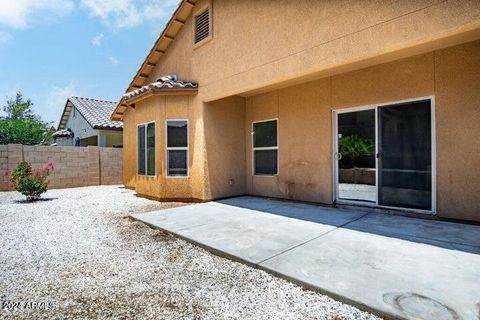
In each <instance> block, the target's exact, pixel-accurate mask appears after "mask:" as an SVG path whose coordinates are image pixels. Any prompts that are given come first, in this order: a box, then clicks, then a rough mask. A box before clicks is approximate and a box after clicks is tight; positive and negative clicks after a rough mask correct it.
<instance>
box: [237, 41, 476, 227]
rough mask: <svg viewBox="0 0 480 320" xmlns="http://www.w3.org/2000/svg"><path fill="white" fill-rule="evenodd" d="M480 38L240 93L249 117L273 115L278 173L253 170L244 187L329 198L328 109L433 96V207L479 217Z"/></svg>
mask: <svg viewBox="0 0 480 320" xmlns="http://www.w3.org/2000/svg"><path fill="white" fill-rule="evenodd" d="M479 71H480V41H476V42H473V43H468V44H464V45H460V46H456V47H452V48H447V49H443V50H439V51H436V52H431V53H427V54H423V55H419V56H415V57H411V58H407V59H402V60H399V61H395V62H391V63H387V64H382V65H378V66H374V67H370V68H366V69H362V70H358V71H354V72H350V73H346V74H342V75H337V76H334V77H330V78H325V79H321V80H317V81H313V82H309V83H307V84H304V85H299V86H293V87H289V88H284V89H280V90H275V91H272V92H269V93H264V94H259V95H255V96H252V97H249V98H247V108H246V119H247V121H246V131H251V123H252V121H258V120H264V119H271V118H278V120H279V140H280V148H279V160H280V167H279V175H278V176H276V177H253V176H252V174H251V172H252V161H251V159H252V147H251V144H252V143H251V141H252V138H251V135H250V133H249V132H248V133H247V134H246V135H245V139H246V144H247V148H246V153H247V155H246V159H247V168H246V172H247V184H246V187H247V193H250V194H257V195H263V196H271V197H281V198H290V199H297V200H307V201H313V202H322V203H332V201H333V194H332V192H333V187H332V180H333V176H332V173H333V168H332V110H335V109H343V108H349V107H358V106H364V105H369V104H376V103H383V102H392V101H398V100H404V99H411V98H417V97H424V96H435V114H436V149H437V157H436V161H437V213H438V215H439V216H442V217H451V218H458V219H471V220H480V177H479V176H478V175H475V174H473V173H474V172H476V171H477V168H478V166H479V165H480V154H479V150H480V142H479V141H480V140H479V139H478V135H479V134H480V127H479V125H478V124H479V123H480V72H479Z"/></svg>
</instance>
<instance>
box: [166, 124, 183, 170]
mask: <svg viewBox="0 0 480 320" xmlns="http://www.w3.org/2000/svg"><path fill="white" fill-rule="evenodd" d="M167 176H188V121H187V120H168V121H167Z"/></svg>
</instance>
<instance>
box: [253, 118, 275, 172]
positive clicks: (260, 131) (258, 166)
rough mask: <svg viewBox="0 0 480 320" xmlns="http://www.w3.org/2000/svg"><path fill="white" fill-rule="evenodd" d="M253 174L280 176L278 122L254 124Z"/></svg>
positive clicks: (269, 121) (270, 121) (267, 121)
mask: <svg viewBox="0 0 480 320" xmlns="http://www.w3.org/2000/svg"><path fill="white" fill-rule="evenodd" d="M253 174H254V175H276V174H278V128H277V120H266V121H259V122H254V123H253Z"/></svg>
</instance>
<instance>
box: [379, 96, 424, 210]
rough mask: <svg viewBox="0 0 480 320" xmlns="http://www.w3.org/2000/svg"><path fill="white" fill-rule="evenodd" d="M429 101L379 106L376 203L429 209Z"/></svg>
mask: <svg viewBox="0 0 480 320" xmlns="http://www.w3.org/2000/svg"><path fill="white" fill-rule="evenodd" d="M431 107H432V106H431V102H430V100H421V101H414V102H407V103H401V104H396V105H388V106H386V105H385V106H378V154H377V158H378V204H379V205H381V206H390V207H401V208H412V209H421V210H432V124H431V123H432V119H431Z"/></svg>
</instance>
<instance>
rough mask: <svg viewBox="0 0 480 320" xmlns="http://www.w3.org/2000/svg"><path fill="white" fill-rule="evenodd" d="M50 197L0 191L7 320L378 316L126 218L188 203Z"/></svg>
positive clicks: (116, 193) (82, 193) (116, 196)
mask: <svg viewBox="0 0 480 320" xmlns="http://www.w3.org/2000/svg"><path fill="white" fill-rule="evenodd" d="M43 197H44V198H45V199H44V200H43V201H38V202H35V203H26V202H24V201H22V200H23V197H22V196H21V195H20V194H18V193H16V192H0V250H1V251H0V253H1V255H0V275H1V278H0V301H1V302H2V304H4V303H5V302H12V303H16V302H17V303H19V305H18V308H16V309H14V310H7V309H4V308H2V310H1V311H0V312H1V318H2V319H3V318H5V319H6V318H15V319H32V318H34V319H112V318H113V319H378V318H377V317H375V316H373V315H371V314H369V313H366V312H363V311H359V310H358V309H356V308H354V307H352V306H349V305H346V304H343V303H340V302H337V301H335V300H333V299H331V298H329V297H327V296H324V295H321V294H318V293H315V292H312V291H309V290H306V289H303V288H302V287H299V286H297V285H294V284H291V283H289V282H287V281H285V280H282V279H279V278H276V277H274V276H272V275H270V274H268V273H266V272H263V271H261V270H256V269H254V268H251V267H248V266H245V265H243V264H240V263H237V262H233V261H230V260H228V259H224V258H220V257H217V256H214V255H212V254H210V253H209V252H207V251H205V250H203V249H200V248H198V247H196V246H194V245H192V244H190V243H187V242H185V241H183V240H180V239H177V238H174V237H172V236H170V235H168V234H165V233H163V232H161V231H158V230H153V229H151V228H149V227H147V226H145V225H143V224H141V223H139V222H133V221H131V220H130V219H129V218H128V217H127V216H126V215H127V214H128V213H131V212H146V211H153V210H158V209H160V208H165V207H169V206H175V205H181V204H178V203H177V204H175V203H173V204H172V203H161V202H156V201H151V200H147V199H143V198H138V197H135V195H134V192H133V191H130V190H127V189H124V188H122V187H120V186H100V187H85V188H74V189H59V190H50V191H48V192H47V193H46V194H45V195H44V196H43ZM30 302H36V303H39V304H38V305H37V306H36V307H33V306H32V305H26V303H30ZM42 303H50V304H51V305H50V306H49V308H48V309H47V310H44V309H45V308H44V306H45V304H42ZM10 306H12V305H10ZM2 307H4V305H3V306H2ZM28 307H30V308H28Z"/></svg>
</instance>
